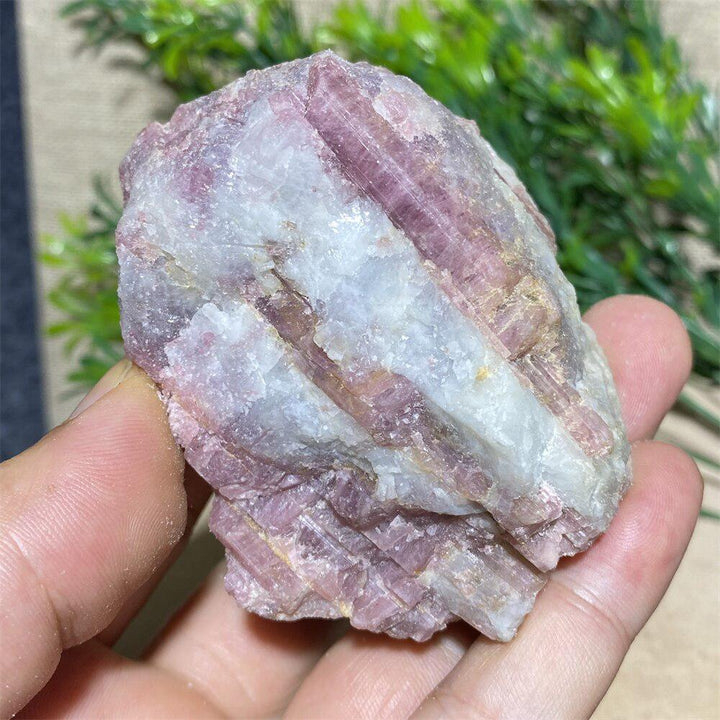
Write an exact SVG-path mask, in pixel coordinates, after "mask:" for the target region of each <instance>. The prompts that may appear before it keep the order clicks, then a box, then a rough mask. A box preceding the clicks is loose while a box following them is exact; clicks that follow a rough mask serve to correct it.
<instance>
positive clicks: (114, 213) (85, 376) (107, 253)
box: [41, 179, 123, 386]
mask: <svg viewBox="0 0 720 720" xmlns="http://www.w3.org/2000/svg"><path fill="white" fill-rule="evenodd" d="M94 191H95V196H96V200H95V202H94V203H93V205H92V207H91V208H90V212H89V215H88V217H79V218H70V217H68V216H67V215H61V216H60V225H61V228H62V233H61V234H59V235H57V236H51V235H45V236H43V237H42V245H43V253H42V255H41V259H42V261H43V262H44V263H45V264H46V265H48V266H50V267H53V268H57V269H58V270H59V271H60V280H59V281H58V282H57V284H56V285H55V287H54V288H53V289H52V290H51V291H50V292H49V293H48V300H49V301H50V302H51V303H52V304H53V305H54V306H55V307H56V308H57V309H58V310H59V311H60V313H61V314H62V315H63V320H62V321H60V322H58V323H55V324H53V325H51V326H50V327H49V328H48V333H49V334H50V335H63V336H65V349H66V351H67V352H68V353H71V352H73V351H75V350H78V352H79V361H78V367H77V368H76V369H75V370H74V371H73V372H72V373H71V374H70V376H69V380H71V381H72V382H74V383H77V384H78V385H80V386H87V385H92V384H93V383H95V382H97V380H99V379H100V378H101V377H102V375H103V373H104V372H105V371H106V370H107V369H108V367H110V366H111V365H113V364H114V363H116V362H117V361H118V360H120V358H121V357H122V355H123V353H122V338H121V337H120V313H119V311H118V303H117V270H118V267H117V257H116V255H115V226H116V224H117V221H118V219H119V218H120V212H121V208H120V206H119V205H118V204H117V202H116V201H115V200H114V199H113V198H112V197H111V196H110V194H109V193H108V192H107V190H106V188H105V187H104V186H103V184H102V183H101V182H100V180H98V179H96V180H95V181H94Z"/></svg>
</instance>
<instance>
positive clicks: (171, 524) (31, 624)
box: [0, 360, 186, 716]
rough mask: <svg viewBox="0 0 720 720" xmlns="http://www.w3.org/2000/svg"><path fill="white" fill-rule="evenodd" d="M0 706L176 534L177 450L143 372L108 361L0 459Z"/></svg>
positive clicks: (111, 606)
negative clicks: (55, 414) (96, 377)
mask: <svg viewBox="0 0 720 720" xmlns="http://www.w3.org/2000/svg"><path fill="white" fill-rule="evenodd" d="M0 493H1V497H2V503H1V504H0V637H1V638H2V647H3V652H2V654H0V678H2V682H3V685H2V687H1V689H0V716H6V715H8V714H12V713H14V712H16V711H17V710H18V709H20V708H21V707H22V706H23V705H24V704H25V703H26V702H27V701H28V700H29V699H30V698H31V697H32V696H33V695H34V694H35V693H37V692H38V691H39V690H40V689H41V688H42V687H43V685H44V684H45V683H46V682H47V680H48V679H49V678H50V677H51V675H52V673H53V671H54V669H55V667H56V666H57V663H58V661H59V658H60V653H61V652H62V650H63V649H65V648H68V647H71V646H73V645H77V644H79V643H81V642H84V641H85V640H87V639H89V638H91V637H93V636H94V635H95V634H97V633H98V632H100V631H101V630H102V629H103V628H104V627H106V626H107V625H108V624H109V623H110V622H111V621H112V619H113V618H114V616H115V615H116V614H117V612H118V610H119V609H120V608H121V607H122V606H123V604H124V602H125V601H126V600H127V599H128V598H129V597H130V596H131V595H132V593H133V592H134V591H135V590H137V588H138V587H139V586H140V585H141V584H142V583H143V582H144V581H145V580H147V578H148V577H149V576H150V575H151V573H152V571H153V569H154V568H155V567H156V566H157V565H158V564H159V563H160V562H161V561H162V560H163V559H164V557H166V556H167V554H168V553H169V552H170V550H171V549H172V547H173V545H174V544H175V543H176V542H177V541H178V539H179V538H180V537H181V536H182V533H183V529H184V526H185V520H186V499H185V492H184V489H183V460H182V455H181V453H180V451H179V449H178V448H177V446H176V445H175V443H174V441H173V438H172V435H171V433H170V429H169V427H168V423H167V419H166V415H165V411H164V408H163V407H162V403H161V402H160V399H159V398H158V396H157V392H156V389H155V386H154V385H153V383H152V382H151V381H150V379H149V378H148V377H147V376H146V375H145V374H144V373H143V372H142V371H141V370H140V369H138V368H137V367H135V366H134V365H132V364H131V363H130V362H129V361H127V360H124V361H122V362H121V363H119V364H118V365H116V366H115V367H114V368H112V369H111V370H110V371H109V372H108V373H107V374H106V375H105V377H104V378H103V379H102V380H101V381H100V382H99V383H98V385H97V386H96V387H95V388H93V390H92V391H91V392H90V393H89V394H88V396H87V397H86V398H85V399H84V400H83V401H82V402H81V403H80V405H79V406H78V408H77V409H76V410H75V412H74V413H73V415H72V416H71V418H70V419H69V420H68V421H66V422H65V423H63V424H62V425H61V426H59V427H58V428H56V429H54V430H53V431H52V432H50V433H49V434H48V435H47V436H45V437H44V438H43V439H42V440H41V441H40V442H38V443H37V444H36V445H34V446H33V447H31V448H30V449H28V450H26V451H25V452H23V453H22V454H20V455H18V456H17V457H15V458H12V459H11V460H8V461H6V462H5V463H3V464H2V465H0Z"/></svg>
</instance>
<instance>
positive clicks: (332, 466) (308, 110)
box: [117, 52, 629, 640]
mask: <svg viewBox="0 0 720 720" xmlns="http://www.w3.org/2000/svg"><path fill="white" fill-rule="evenodd" d="M121 181H122V186H123V192H124V203H125V209H124V213H123V217H122V220H121V222H120V225H119V227H118V231H117V251H118V257H119V260H120V299H121V308H122V328H123V335H124V339H125V346H126V350H127V353H128V355H129V356H130V357H131V358H132V359H133V360H134V361H135V362H136V363H138V364H139V365H140V366H142V367H143V368H144V369H145V370H146V371H147V372H148V373H149V374H150V375H151V376H152V377H153V379H154V380H155V381H156V382H157V383H158V384H159V386H160V388H161V391H162V394H163V397H164V399H165V401H166V403H167V408H168V412H169V417H170V423H171V426H172V429H173V432H174V433H175V436H176V438H177V440H178V442H179V443H180V444H181V446H182V447H183V448H184V451H185V456H186V458H187V460H188V462H189V463H190V464H191V465H192V466H193V467H194V468H195V469H196V470H197V471H198V472H199V473H200V474H201V475H202V476H203V477H204V478H206V479H207V481H208V482H209V483H210V484H211V485H212V486H213V488H214V489H215V492H216V497H215V501H214V508H213V513H212V518H211V527H212V529H213V531H214V532H215V534H216V535H217V536H218V537H219V538H220V540H221V541H222V542H223V543H224V545H225V546H226V548H227V560H228V568H227V575H226V585H227V588H228V590H229V591H230V592H231V593H232V594H233V595H234V596H235V598H236V599H237V601H238V603H239V604H240V605H242V606H243V607H245V608H247V609H248V610H250V611H252V612H255V613H258V614H260V615H264V616H267V617H271V618H278V619H287V620H291V619H295V618H300V617H307V616H312V617H325V618H337V617H341V616H345V617H348V618H349V619H350V621H351V623H352V624H353V625H354V626H355V627H358V628H365V629H368V630H372V631H375V632H384V633H387V634H389V635H392V636H395V637H410V638H415V639H416V640H425V639H427V638H429V637H430V636H431V635H432V634H433V633H434V632H436V631H438V630H440V629H442V628H443V627H445V626H446V624H447V623H449V622H451V621H454V620H457V619H459V618H460V619H463V620H465V621H467V622H468V623H470V624H471V625H473V626H474V627H476V628H477V629H478V630H480V631H481V632H483V633H484V634H485V635H487V636H489V637H491V638H497V639H500V640H508V639H510V638H511V637H512V636H513V635H514V633H515V632H516V630H517V628H518V626H519V624H520V622H521V621H522V619H523V617H524V616H525V615H526V614H527V612H528V611H529V610H530V609H531V607H532V605H533V602H534V599H535V596H536V595H537V593H538V592H539V591H540V589H541V588H542V586H543V584H544V582H545V579H546V575H547V573H548V571H550V570H551V569H552V568H553V567H555V565H556V564H557V562H558V560H559V558H560V557H561V556H563V555H573V554H575V553H577V552H579V551H581V550H584V549H585V548H587V547H588V546H589V545H590V543H591V542H592V541H593V539H594V538H596V537H597V536H598V535H599V534H600V533H601V532H603V530H604V529H605V528H606V527H607V525H608V523H609V522H610V520H611V518H612V516H613V514H614V513H615V511H616V509H617V506H618V502H619V500H620V498H621V496H622V494H623V492H624V491H625V489H626V487H627V484H628V482H629V466H628V456H629V448H628V443H627V440H626V438H625V434H624V430H623V426H622V422H621V419H620V411H619V404H618V399H617V396H616V393H615V389H614V387H613V382H612V377H611V375H610V372H609V370H608V367H607V364H606V362H605V359H604V357H603V355H602V352H601V350H600V348H599V347H598V344H597V342H596V340H595V338H594V336H593V333H592V331H591V330H590V329H589V328H588V327H587V326H586V325H585V324H583V322H582V321H581V319H580V315H579V312H578V308H577V304H576V300H575V294H574V292H573V289H572V287H571V285H570V284H569V282H568V281H567V280H566V279H565V277H564V276H563V275H562V273H561V271H560V269H559V267H558V265H557V262H556V260H555V240H554V237H553V233H552V231H551V229H550V227H549V226H548V224H547V222H546V220H545V219H544V218H543V216H542V215H541V214H540V212H539V211H538V209H537V207H536V206H535V204H534V203H533V201H532V200H531V198H530V197H529V196H528V194H527V192H526V190H525V188H524V187H523V186H522V184H521V183H520V182H519V180H518V179H517V177H516V176H515V174H514V172H513V171H512V169H511V168H510V167H509V166H508V165H507V164H506V163H504V162H503V161H502V160H501V159H500V158H499V157H498V155H497V154H496V153H495V152H494V151H493V149H492V148H491V147H490V146H489V145H488V143H487V142H485V141H484V140H483V138H482V137H481V136H480V133H479V132H478V128H477V126H476V125H475V124H474V123H471V122H469V121H467V120H463V119H461V118H458V117H456V116H455V115H453V114H452V113H450V111H448V110H447V109H446V108H444V107H443V106H442V105H440V104H439V103H437V102H435V101H434V100H432V99H430V98H429V97H428V96H427V95H425V93H424V92H423V91H422V90H420V88H418V87H417V86H416V85H415V84H414V83H412V82H411V81H410V80H408V79H407V78H404V77H398V76H395V75H393V74H391V73H390V72H388V71H386V70H383V69H381V68H376V67H372V66H370V65H367V64H365V63H358V64H350V63H348V62H345V61H344V60H341V59H340V58H339V57H337V56H336V55H334V54H333V53H331V52H324V53H320V54H317V55H314V56H312V57H310V58H307V59H304V60H299V61H296V62H292V63H287V64H284V65H280V66H277V67H274V68H271V69H268V70H264V71H262V72H250V73H248V74H247V75H246V76H245V77H243V78H241V79H240V80H238V81H237V82H234V83H232V84H231V85H228V86H227V87H225V88H223V89H222V90H219V91H217V92H215V93H213V94H211V95H208V96H206V97H202V98H200V99H198V100H195V101H194V102H191V103H188V104H186V105H182V106H180V107H179V108H178V109H177V111H176V112H175V114H174V115H173V117H172V119H171V120H170V122H168V123H167V124H166V125H159V124H157V123H154V124H152V125H150V126H149V127H148V128H146V129H145V130H144V131H143V132H142V133H141V134H140V136H139V137H138V139H137V141H136V142H135V144H134V145H133V147H132V149H131V150H130V152H129V154H128V156H127V157H126V158H125V160H124V162H123V164H122V167H121Z"/></svg>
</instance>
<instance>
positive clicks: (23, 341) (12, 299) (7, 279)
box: [0, 0, 44, 460]
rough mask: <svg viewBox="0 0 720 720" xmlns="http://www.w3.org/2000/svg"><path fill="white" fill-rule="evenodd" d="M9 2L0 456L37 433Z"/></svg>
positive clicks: (36, 375) (4, 51) (0, 129)
mask: <svg viewBox="0 0 720 720" xmlns="http://www.w3.org/2000/svg"><path fill="white" fill-rule="evenodd" d="M15 10H16V8H15V0H0V456H1V457H2V459H3V460H4V459H6V458H8V457H11V456H12V455H14V454H16V453H18V452H20V451H21V450H24V449H25V448H26V447H28V445H31V444H32V443H33V442H35V441H36V440H37V439H38V438H39V437H40V436H41V435H42V433H43V430H44V428H43V424H44V423H43V407H42V386H41V382H40V359H39V345H38V338H37V329H38V323H37V320H36V308H35V275H34V272H33V247H32V241H31V237H30V227H29V223H28V195H27V182H26V180H27V178H26V174H25V153H24V146H23V129H22V96H21V83H20V73H19V62H18V38H17V24H16V12H15Z"/></svg>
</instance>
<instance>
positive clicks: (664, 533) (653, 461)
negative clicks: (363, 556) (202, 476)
mask: <svg viewBox="0 0 720 720" xmlns="http://www.w3.org/2000/svg"><path fill="white" fill-rule="evenodd" d="M586 319H587V321H588V322H589V323H590V324H591V325H592V326H593V327H594V329H595V332H596V333H597V335H598V338H599V340H600V342H601V343H602V345H603V347H604V348H605V352H606V354H607V357H608V360H609V362H610V365H611V367H612V370H613V374H614V376H615V380H616V382H617V385H618V390H619V393H620V398H621V402H622V407H623V413H624V418H625V422H626V424H627V428H628V432H629V435H630V439H631V440H632V441H634V443H635V444H634V447H633V464H634V484H633V486H632V488H631V489H630V491H629V492H628V494H627V497H626V498H625V499H624V500H623V502H622V505H621V507H620V511H619V512H618V514H617V516H616V518H615V520H614V521H613V523H612V525H611V527H610V529H609V531H608V532H607V533H606V534H605V535H604V536H603V537H602V538H600V539H599V540H598V542H596V543H595V545H594V546H593V547H592V548H591V549H590V550H589V551H588V552H586V553H584V554H582V555H580V556H579V557H577V558H574V559H571V560H567V561H564V562H562V563H561V566H560V568H559V569H558V570H557V571H556V572H555V573H554V574H553V575H552V579H551V580H550V582H549V583H548V585H547V587H546V588H545V590H544V591H543V592H542V594H541V595H540V597H539V598H538V601H537V604H536V606H535V609H534V610H533V611H532V613H531V614H530V615H529V617H528V618H527V620H526V621H525V623H524V625H523V626H522V627H521V629H520V632H519V634H518V636H517V638H516V639H515V640H514V641H512V642H511V643H509V644H499V643H494V642H491V641H489V640H486V639H484V638H481V637H480V638H479V637H478V636H477V633H475V632H473V631H471V630H470V629H469V628H468V627H466V626H464V625H463V624H461V623H457V624H456V625H454V626H452V627H451V628H450V629H449V630H447V631H446V632H444V633H440V634H438V635H436V636H435V637H434V638H433V639H432V640H431V641H429V642H427V643H424V644H417V643H414V642H412V641H398V640H391V639H388V638H386V637H381V636H373V635H370V634H368V633H364V632H359V631H356V630H350V631H348V632H346V633H344V634H343V635H342V637H340V638H339V639H338V634H339V629H341V628H342V627H343V626H342V625H341V624H339V623H332V622H323V621H316V620H309V621H302V622H297V623H293V624H285V623H280V622H272V621H269V620H263V619H261V618H257V617H254V616H251V615H249V614H248V613H245V612H244V611H243V610H241V609H239V608H238V607H237V606H236V605H235V603H234V601H233V600H232V599H231V598H230V597H229V596H228V595H227V594H226V593H225V591H224V589H223V585H222V568H219V569H218V570H216V571H215V572H213V573H212V574H211V576H210V577H209V579H208V580H207V581H206V583H205V585H204V587H203V588H202V589H201V591H200V592H199V593H198V595H197V596H196V597H195V598H194V599H193V600H192V601H191V602H190V603H189V604H188V605H187V606H186V607H185V608H184V609H182V611H181V612H180V613H179V614H178V615H177V616H176V617H175V618H174V620H173V621H172V623H171V624H170V626H169V627H168V628H166V629H165V630H164V632H163V634H162V635H161V637H160V638H159V639H158V641H157V642H156V643H155V644H154V645H153V647H152V648H151V650H150V651H149V652H148V653H147V656H146V657H145V658H144V660H143V661H142V662H135V661H131V660H128V659H126V658H123V657H120V656H119V655H117V654H116V653H114V652H113V651H112V649H111V644H112V642H113V641H114V639H115V638H117V637H118V634H119V633H120V632H121V631H122V628H123V626H124V625H125V624H126V623H127V622H128V620H129V619H130V618H131V617H132V615H133V614H134V613H135V612H136V611H137V610H138V608H139V607H140V606H141V605H142V603H143V601H144V599H145V598H146V597H147V595H148V593H149V592H150V590H151V589H152V587H153V585H154V584H155V583H157V581H158V579H159V578H160V576H161V575H162V573H163V572H164V570H165V569H166V568H167V566H168V563H169V561H170V558H171V556H172V553H173V548H175V549H177V547H178V546H179V544H180V542H181V540H182V538H183V537H184V535H185V534H186V533H187V528H188V527H190V526H191V525H192V521H193V520H194V518H195V517H196V515H197V511H198V509H199V507H200V506H201V505H202V503H203V502H204V500H205V498H206V497H207V490H206V488H205V486H204V484H203V483H202V482H201V481H200V480H199V478H198V477H197V476H196V475H194V474H193V473H192V472H188V473H185V480H184V465H183V460H182V456H181V454H180V451H179V450H178V449H177V447H176V446H175V444H174V443H173V440H172V437H171V435H170V431H169V429H168V425H167V420H166V418H165V413H164V410H163V408H162V406H161V404H160V401H159V400H158V398H157V395H156V392H155V390H154V387H153V386H152V384H151V382H150V381H149V380H148V378H147V377H146V376H145V375H144V374H143V373H142V372H141V371H140V370H138V369H137V368H134V367H133V366H131V365H130V364H129V363H127V362H126V363H125V364H121V365H120V366H117V367H116V368H114V369H113V370H111V371H110V372H109V373H108V375H106V376H105V378H103V380H102V381H101V382H100V384H99V385H98V386H97V387H96V388H95V389H94V390H93V391H92V392H91V393H90V395H89V396H88V397H87V398H86V399H85V400H84V401H83V403H82V404H81V406H80V408H79V409H78V410H79V411H80V412H79V413H78V412H76V413H75V414H74V417H73V418H71V419H70V420H68V421H67V422H66V423H64V424H63V425H61V426H60V427H58V428H56V429H55V430H53V431H52V432H51V433H49V434H48V435H47V437H45V438H44V439H43V440H42V441H40V442H39V443H38V444H37V445H35V446H34V447H32V448H30V449H29V450H27V451H26V452H24V453H22V454H21V455H19V456H18V457H16V458H13V459H12V460H9V461H8V462H6V463H5V464H3V465H2V466H1V469H0V473H1V475H0V483H2V484H1V486H0V487H1V488H2V505H1V506H0V569H1V572H2V575H1V576H0V637H1V638H2V643H1V645H0V679H1V680H2V690H1V692H2V706H1V707H2V709H1V710H0V712H1V713H2V714H3V715H7V714H9V713H12V712H15V711H17V710H19V709H20V708H22V707H23V706H24V705H25V704H26V703H28V702H29V705H27V707H26V708H25V711H24V715H23V716H25V717H33V718H40V717H60V716H80V717H93V718H95V717H122V718H127V717H134V716H143V717H152V718H159V717H173V718H180V717H183V718H201V717H219V716H223V715H224V716H230V717H236V718H237V717H253V718H258V717H270V716H277V715H278V714H282V713H283V712H286V714H287V716H288V717H300V718H319V717H330V718H351V719H352V720H357V719H358V718H373V719H375V718H384V717H407V716H409V715H411V714H412V713H413V712H416V713H417V716H418V717H422V718H435V717H443V718H447V717H449V718H461V717H468V716H471V717H478V718H486V717H487V718H490V717H493V718H500V717H508V718H554V719H555V718H572V719H573V720H577V718H581V717H587V716H589V715H590V714H591V713H592V711H593V709H594V708H595V706H596V705H597V703H598V702H599V701H600V699H601V698H602V696H603V694H604V693H605V691H606V690H607V688H608V686H609V685H610V683H611V682H612V679H613V677H614V676H615V673H616V672H617V670H618V668H619V666H620V663H621V662H622V660H623V657H624V655H625V653H626V652H627V650H628V648H629V646H630V643H631V642H632V640H633V638H634V637H635V635H636V634H637V633H638V631H639V630H640V629H641V628H642V627H643V625H644V624H645V622H646V621H647V619H648V618H649V616H650V615H651V613H652V612H653V610H654V609H655V607H656V605H657V604H658V602H659V600H660V598H661V597H662V595H663V593H664V592H665V590H666V588H667V586H668V584H669V582H670V580H671V579H672V576H673V574H674V573H675V570H676V568H677V566H678V563H679V562H680V559H681V557H682V555H683V552H684V551H685V548H686V546H687V543H688V540H689V539H690V535H691V533H692V530H693V527H694V525H695V519H696V517H697V514H698V509H699V506H700V501H701V495H702V488H701V480H700V476H699V474H698V471H697V468H696V467H695V465H694V463H693V462H692V461H691V460H690V459H689V458H688V457H687V456H686V455H685V454H684V453H682V452H681V451H680V450H678V449H676V448H674V447H671V446H668V445H664V444H662V443H658V442H653V441H651V440H649V438H650V437H652V435H653V433H654V432H655V430H656V428H657V426H658V424H659V423H660V420H661V419H662V417H663V415H664V414H665V412H666V411H667V410H668V409H669V408H670V406H671V405H672V404H673V402H674V400H675V398H676V397H677V394H678V392H679V391H680V389H681V387H682V385H683V383H684V382H685V380H686V379H687V376H688V373H689V370H690V364H691V353H690V344H689V341H688V337H687V335H686V333H685V330H684V329H683V327H682V325H681V323H680V321H679V319H678V318H677V316H676V315H674V314H673V313H672V312H671V311H670V310H668V309H667V308H666V307H665V306H663V305H661V304H659V303H657V302H655V301H653V300H649V299H647V298H639V297H620V298H614V299H611V300H607V301H604V302H602V303H600V304H599V305H597V306H595V307H594V308H593V309H592V310H591V311H590V312H589V313H588V315H587V318H586ZM48 681H49V682H48ZM43 686H44V687H43ZM33 696H34V697H33Z"/></svg>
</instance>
